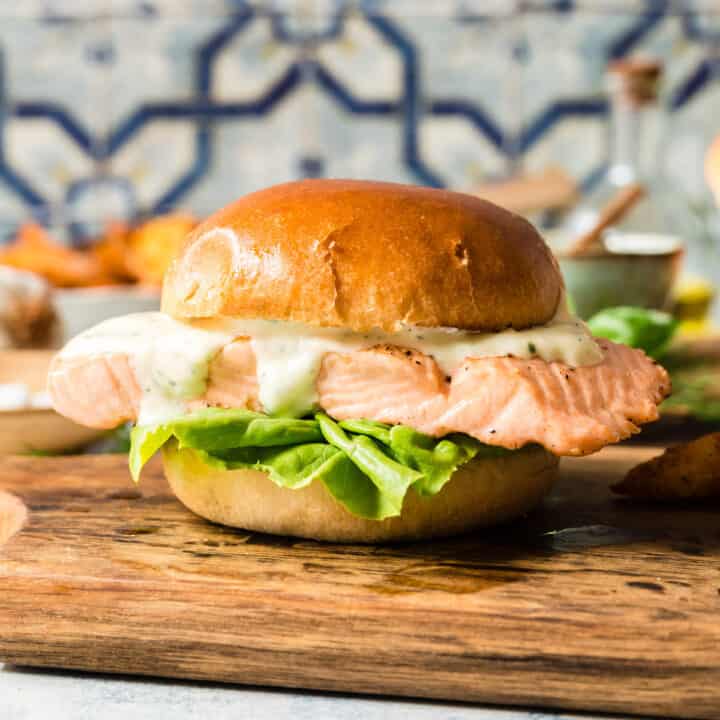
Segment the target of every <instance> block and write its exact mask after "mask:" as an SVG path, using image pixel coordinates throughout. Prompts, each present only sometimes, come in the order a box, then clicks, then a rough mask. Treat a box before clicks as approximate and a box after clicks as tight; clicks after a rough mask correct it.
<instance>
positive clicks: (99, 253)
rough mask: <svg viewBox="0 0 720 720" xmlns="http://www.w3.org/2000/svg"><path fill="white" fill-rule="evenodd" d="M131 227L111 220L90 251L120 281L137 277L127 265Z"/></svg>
mask: <svg viewBox="0 0 720 720" xmlns="http://www.w3.org/2000/svg"><path fill="white" fill-rule="evenodd" d="M129 237H130V228H129V227H128V226H127V225H126V224H125V223H123V222H120V221H118V220H113V221H110V222H109V223H108V224H107V227H106V228H105V233H104V234H103V236H102V237H101V238H100V239H99V240H98V242H96V243H95V245H93V247H92V249H91V250H90V252H91V253H92V255H94V256H95V257H96V258H97V259H98V261H99V263H100V265H101V267H102V268H103V270H104V271H105V272H106V273H107V274H108V275H109V276H111V277H113V278H115V279H116V280H117V281H118V282H132V281H133V280H134V279H135V278H134V277H133V274H132V273H131V272H130V270H128V267H127V253H128V241H129Z"/></svg>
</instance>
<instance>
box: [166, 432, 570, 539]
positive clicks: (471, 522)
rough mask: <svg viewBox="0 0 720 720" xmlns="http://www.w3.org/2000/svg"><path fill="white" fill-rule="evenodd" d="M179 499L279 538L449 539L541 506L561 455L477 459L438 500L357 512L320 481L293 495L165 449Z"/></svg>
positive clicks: (538, 451) (204, 513) (245, 473)
mask: <svg viewBox="0 0 720 720" xmlns="http://www.w3.org/2000/svg"><path fill="white" fill-rule="evenodd" d="M163 463H164V466H165V475H166V476H167V479H168V481H169V483H170V487H171V488H172V490H173V492H174V493H175V494H176V496H177V497H178V499H179V500H180V501H181V502H182V503H183V504H184V505H185V506H186V507H187V508H189V509H190V510H192V511H193V512H194V513H196V514H197V515H200V516H201V517H203V518H206V519H207V520H212V521H213V522H216V523H221V524H223V525H230V526H232V527H238V528H243V529H245V530H252V531H255V532H265V533H272V534H275V535H292V536H296V537H303V538H312V539H315V540H326V541H330V542H362V543H370V542H389V541H394V540H421V539H424V538H432V537H445V536H449V535H456V534H459V533H463V532H467V531H469V530H472V529H474V528H480V527H485V526H488V525H495V524H498V523H501V522H504V521H506V520H509V519H511V518H514V517H518V516H520V515H523V514H525V513H526V512H528V511H529V510H531V509H532V508H533V507H534V506H535V505H537V504H538V503H539V502H540V501H541V500H542V498H543V497H544V496H545V494H546V493H547V492H548V491H549V490H550V488H551V487H552V484H553V482H554V481H555V479H556V477H557V467H558V458H557V457H555V456H554V455H552V454H550V453H549V452H547V451H546V450H544V449H542V448H540V447H532V448H526V449H524V450H518V451H515V452H512V453H509V454H508V455H503V456H500V457H486V458H480V459H475V460H472V461H471V462H469V463H467V464H466V465H463V466H462V467H460V468H459V469H458V470H457V471H456V472H455V474H454V475H453V477H452V478H451V479H450V481H449V482H448V483H447V485H445V487H444V488H443V489H442V490H441V491H440V492H439V493H438V494H437V495H434V496H433V497H420V496H418V495H416V494H415V492H413V491H412V490H410V491H408V494H407V495H406V497H405V502H404V504H403V511H402V515H400V516H399V517H395V518H388V519H386V520H380V521H376V520H365V519H363V518H359V517H356V516H355V515H351V514H350V513H349V512H348V511H347V510H345V508H344V507H343V506H342V505H341V504H340V503H338V502H337V501H336V500H335V499H334V498H333V497H332V496H331V495H330V493H329V492H328V491H327V490H326V489H325V486H324V485H323V484H322V483H320V482H317V481H316V482H313V483H312V484H311V485H309V486H307V487H304V488H301V489H297V490H288V489H285V488H281V487H279V486H277V485H276V484H275V483H274V482H273V481H272V480H270V478H269V477H268V475H267V474H266V473H264V472H260V471H258V470H219V469H215V468H211V467H209V466H208V465H206V464H205V463H204V462H203V461H202V460H201V459H200V458H199V456H198V455H197V454H196V453H194V452H193V451H192V450H178V448H177V445H176V444H174V443H170V444H168V445H166V446H165V448H164V449H163Z"/></svg>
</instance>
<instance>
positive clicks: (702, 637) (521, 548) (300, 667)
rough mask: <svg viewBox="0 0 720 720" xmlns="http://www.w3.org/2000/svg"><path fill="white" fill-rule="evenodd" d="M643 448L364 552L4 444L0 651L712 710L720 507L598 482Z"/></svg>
mask: <svg viewBox="0 0 720 720" xmlns="http://www.w3.org/2000/svg"><path fill="white" fill-rule="evenodd" d="M653 452H657V450H647V449H644V448H620V449H615V450H609V451H604V452H603V453H601V454H600V455H599V456H596V457H593V458H586V459H582V460H571V461H568V462H567V464H566V465H565V471H564V474H563V479H562V481H561V483H560V485H559V487H558V488H557V490H556V492H555V493H554V494H553V495H552V496H551V497H550V498H549V499H548V501H547V503H546V505H545V507H544V508H543V510H542V511H540V512H538V513H536V514H535V515H533V516H532V517H530V518H528V519H526V520H523V521H521V522H519V523H516V524H515V525H514V526H512V527H506V528H501V529H499V530H496V531H494V532H490V533H488V532H485V533H484V534H479V535H477V536H468V537H464V538H459V539H456V540H451V541H443V542H432V543H425V544H417V545H405V546H402V545H396V546H384V547H352V546H338V545H323V544H320V543H316V542H308V541H299V540H293V539H287V538H273V537H268V536H262V535H252V534H248V533H243V532H237V531H232V530H228V529H224V528H221V527H217V526H214V525H210V524H208V523H206V522H204V521H202V520H200V519H198V518H196V517H194V516H192V515H191V514H190V513H188V512H187V511H186V510H185V509H184V508H183V507H181V506H180V505H179V504H178V503H177V502H175V501H174V500H173V499H172V498H171V497H169V495H168V491H167V488H166V485H165V482H164V480H163V479H162V478H161V477H160V475H159V473H158V471H157V468H154V469H153V471H151V472H148V473H147V476H146V480H145V481H144V482H143V484H142V485H141V486H140V488H139V490H136V489H135V488H134V487H133V486H132V485H131V484H130V482H129V479H128V476H127V471H126V469H125V466H124V462H125V460H124V458H123V457H120V456H116V457H111V456H106V457H81V458H54V459H50V458H4V459H2V460H0V489H2V490H4V491H6V492H8V493H11V494H12V495H15V496H17V497H18V498H20V499H21V500H22V501H23V503H24V504H25V505H26V506H27V507H28V508H29V518H28V520H27V522H26V523H25V525H24V527H22V528H21V529H20V530H19V531H17V532H15V534H14V535H12V536H11V537H9V539H7V541H6V542H5V544H4V546H3V547H2V548H1V549H0V588H1V591H0V628H2V630H0V659H2V660H4V661H6V662H11V663H16V664H21V665H34V666H47V667H62V668H80V669H87V670H99V671H106V672H118V673H138V674H146V675H157V676H166V677H181V678H200V679H208V680H220V681H227V682H237V683H246V684H259V685H277V686H282V687H301V688H316V689H324V690H338V691H352V692H361V693H387V694H395V695H407V696H423V697H435V698H449V699H453V700H461V701H473V702H475V701H477V702H486V703H487V702H489V703H501V704H523V705H531V706H550V707H556V708H565V709H586V710H595V711H608V712H616V713H645V714H650V715H653V716H672V717H697V718H719V717H720V621H719V620H718V611H719V610H720V522H719V520H720V512H719V511H718V510H719V509H718V508H717V507H708V506H703V507H696V508H690V507H685V508H680V509H677V510H676V511H674V512H673V511H670V510H668V509H667V508H656V507H647V506H637V505H632V504H629V503H628V502H625V501H622V500H615V499H613V498H612V497H611V494H610V493H609V491H608V485H609V483H610V482H612V481H614V480H615V479H617V478H618V476H619V475H620V474H621V473H622V472H624V471H625V469H627V467H628V465H629V464H631V463H633V462H637V461H639V460H643V459H647V458H648V457H649V456H650V455H651V454H652V453H653ZM3 507H7V508H12V507H15V508H18V507H21V505H19V504H18V503H16V502H6V503H5V504H4V505H3ZM7 512H13V511H12V510H9V511H8V510H6V514H7ZM6 522H8V521H7V518H6ZM0 524H2V523H0ZM11 526H12V523H9V522H8V524H7V527H11ZM13 527H15V526H13ZM15 529H17V528H16V527H15ZM7 534H8V535H11V533H7Z"/></svg>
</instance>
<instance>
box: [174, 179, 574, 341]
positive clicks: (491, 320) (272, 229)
mask: <svg viewBox="0 0 720 720" xmlns="http://www.w3.org/2000/svg"><path fill="white" fill-rule="evenodd" d="M561 291H562V279H561V276H560V272H559V270H558V266H557V264H556V262H555V260H554V258H553V256H552V254H551V252H550V250H549V249H548V247H547V246H546V245H545V243H544V242H543V240H542V238H541V237H540V235H538V233H537V232H536V230H535V229H534V228H533V226H532V225H530V223H528V222H526V221H525V220H523V219H522V218H520V217H518V216H516V215H513V214H512V213H510V212H507V211H506V210H503V209H501V208H499V207H497V206H495V205H493V204H491V203H488V202H486V201H484V200H480V199H479V198H476V197H472V196H470V195H461V194H459V193H453V192H448V191H445V190H432V189H428V188H420V187H413V186H406V185H396V184H391V183H378V182H362V181H354V180H304V181H301V182H292V183H287V184H285V185H277V186H275V187H272V188H269V189H267V190H261V191H259V192H255V193H252V194H250V195H246V196H245V197H243V198H240V200H238V201H237V202H235V203H233V204H232V205H229V206H227V207H226V208H225V209H223V210H221V211H220V212H218V213H216V214H214V215H212V216H211V217H210V218H209V219H208V220H206V221H205V222H204V223H202V224H201V225H200V226H199V227H197V228H196V229H195V230H194V231H193V232H192V233H191V234H190V235H189V236H188V239H187V241H186V242H185V244H184V246H183V248H182V249H181V251H180V253H179V254H178V256H177V257H176V258H175V260H174V261H173V263H172V264H171V266H170V268H169V270H168V272H167V274H166V276H165V282H164V287H163V299H162V309H163V311H164V312H166V313H168V314H170V315H172V316H174V317H176V318H179V319H189V318H201V317H206V318H207V317H217V316H227V317H234V318H263V319H266V320H285V321H296V322H300V323H305V324H308V325H315V326H336V327H344V328H349V329H351V330H355V331H359V332H363V331H367V330H370V329H372V328H380V329H382V330H385V331H388V332H392V331H394V330H397V329H398V328H399V326H400V325H401V324H409V325H417V326H424V327H437V326H448V327H457V328H463V329H468V330H482V331H487V332H494V331H497V330H501V329H505V328H508V327H513V328H516V329H522V328H527V327H531V326H533V325H541V324H544V323H546V322H548V321H549V320H550V319H551V318H552V316H553V314H554V313H555V310H556V308H557V306H558V302H559V300H560V296H561Z"/></svg>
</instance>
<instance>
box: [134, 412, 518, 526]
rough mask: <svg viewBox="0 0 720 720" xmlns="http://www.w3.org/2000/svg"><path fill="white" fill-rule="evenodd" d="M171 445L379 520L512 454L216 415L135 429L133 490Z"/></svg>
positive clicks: (366, 428) (360, 427)
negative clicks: (413, 495)
mask: <svg viewBox="0 0 720 720" xmlns="http://www.w3.org/2000/svg"><path fill="white" fill-rule="evenodd" d="M171 440H172V441H173V442H175V443H177V448H178V450H179V451H180V452H183V451H193V452H195V453H196V454H197V455H198V456H199V457H200V458H201V459H202V460H203V462H205V463H206V464H208V465H211V466H213V467H216V468H221V469H227V470H236V469H245V468H253V469H257V470H262V471H263V472H266V473H268V475H269V477H270V479H271V480H272V481H273V482H274V483H276V484H277V485H279V486H281V487H284V488H288V489H298V488H302V487H306V486H307V485H309V484H310V483H312V482H315V481H318V482H322V483H323V484H324V485H325V487H326V488H327V490H328V491H329V492H330V494H331V495H332V496H333V497H334V498H335V499H336V500H337V501H338V502H340V503H341V504H342V505H343V506H344V507H346V508H347V510H348V511H349V512H351V513H353V514H354V515H358V516H360V517H364V518H370V519H374V520H382V519H384V518H387V517H393V516H397V515H400V513H401V512H402V505H403V501H404V498H405V495H406V494H407V491H408V489H409V488H410V487H412V488H413V489H414V490H415V491H416V492H417V493H418V494H419V495H435V494H436V493H438V492H439V491H440V490H441V489H442V487H443V486H444V485H445V483H447V482H448V480H450V478H451V477H452V474H453V473H454V472H455V470H457V468H458V467H460V466H461V465H463V464H464V463H466V462H469V461H470V460H472V458H474V457H476V456H477V455H478V454H479V453H482V454H488V455H496V454H502V453H507V452H510V451H508V450H503V449H501V448H490V447H488V446H486V445H483V444H482V443H480V442H478V441H477V440H474V439H473V438H470V437H468V436H467V435H450V436H448V437H446V438H442V439H437V438H432V437H429V436H428V435H423V434H422V433H419V432H417V431H415V430H413V429H412V428H409V427H406V426H403V425H395V426H390V425H385V424H383V423H378V422H373V421H369V420H345V421H342V422H340V423H337V422H335V421H334V420H332V419H331V418H329V417H328V416H327V415H324V414H322V413H319V414H317V415H316V416H315V419H304V420H299V419H294V418H277V417H269V416H267V415H263V414H261V413H255V412H251V411H249V410H237V409H233V410H223V409H217V408H213V409H205V410H199V411H196V412H193V413H190V414H188V415H184V416H182V417H179V418H177V419H176V420H174V421H172V422H168V423H163V424H160V425H153V426H138V427H136V428H134V429H133V431H132V434H131V448H130V456H129V463H130V471H131V474H132V476H133V479H134V480H135V481H136V482H137V480H138V478H139V477H140V472H141V470H142V468H143V466H144V465H145V463H146V462H147V461H148V460H149V459H150V458H151V457H152V456H153V455H154V454H155V453H156V452H157V451H158V450H159V449H160V448H161V447H162V446H163V445H165V443H167V442H168V441H171Z"/></svg>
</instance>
